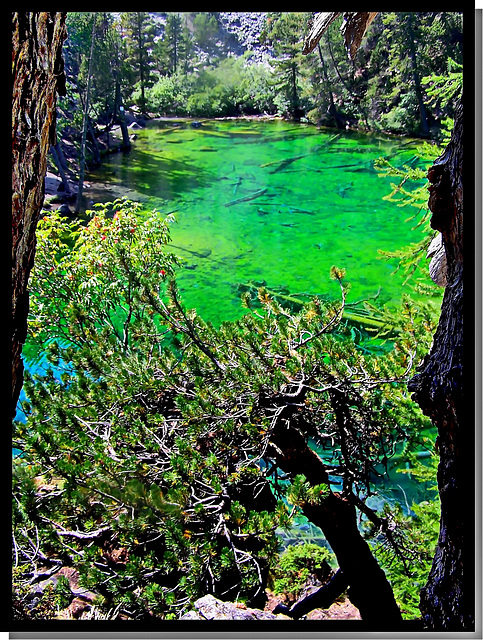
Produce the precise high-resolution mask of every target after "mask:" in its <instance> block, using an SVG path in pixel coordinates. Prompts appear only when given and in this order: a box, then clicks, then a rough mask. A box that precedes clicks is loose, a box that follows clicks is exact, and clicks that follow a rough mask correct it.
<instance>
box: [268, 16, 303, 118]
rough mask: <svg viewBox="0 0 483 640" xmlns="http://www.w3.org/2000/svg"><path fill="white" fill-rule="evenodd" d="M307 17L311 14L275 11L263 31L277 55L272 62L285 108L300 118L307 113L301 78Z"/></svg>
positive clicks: (289, 113)
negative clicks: (303, 103) (302, 95)
mask: <svg viewBox="0 0 483 640" xmlns="http://www.w3.org/2000/svg"><path fill="white" fill-rule="evenodd" d="M307 19H308V15H307V14H303V13H290V12H279V13H271V14H270V15H269V17H268V19H267V29H266V31H265V33H264V34H263V39H264V40H265V41H266V42H270V43H271V45H272V47H273V50H274V52H275V55H276V59H275V60H274V61H273V63H271V64H273V69H274V74H275V80H274V86H275V87H276V90H277V92H278V93H279V94H280V96H281V97H282V98H283V106H282V109H283V110H284V112H285V114H286V115H289V116H290V117H292V118H294V119H296V120H297V119H300V117H301V116H302V115H303V113H304V111H303V109H302V103H301V96H300V94H301V88H300V81H301V76H302V75H303V68H304V67H305V59H304V56H303V55H302V45H303V34H304V29H305V26H306V22H307Z"/></svg>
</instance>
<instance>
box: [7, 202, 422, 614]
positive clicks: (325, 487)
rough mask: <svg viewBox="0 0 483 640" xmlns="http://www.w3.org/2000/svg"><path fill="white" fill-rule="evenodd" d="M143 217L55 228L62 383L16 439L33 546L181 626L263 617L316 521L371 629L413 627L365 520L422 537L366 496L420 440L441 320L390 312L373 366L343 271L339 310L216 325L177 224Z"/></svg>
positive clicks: (53, 298)
mask: <svg viewBox="0 0 483 640" xmlns="http://www.w3.org/2000/svg"><path fill="white" fill-rule="evenodd" d="M136 212H137V209H136V207H135V206H134V205H132V203H129V202H127V201H116V202H115V203H113V205H112V207H111V206H110V205H105V206H102V207H98V208H97V212H96V214H95V215H93V216H92V218H91V220H90V222H89V223H88V224H87V225H86V226H79V225H76V224H71V225H70V227H69V229H68V230H69V231H70V234H69V235H66V231H67V229H66V226H65V222H63V221H62V219H61V218H60V216H58V215H56V214H54V215H52V216H51V217H50V218H46V219H44V221H43V222H42V225H41V228H40V231H39V234H38V242H39V248H38V255H39V259H38V261H37V265H36V269H35V273H34V276H33V279H32V292H33V297H32V301H31V322H30V328H31V332H32V333H31V336H32V340H34V341H37V342H38V343H39V345H40V346H41V347H42V348H43V349H46V353H47V357H48V360H49V362H50V363H51V365H53V367H54V368H52V367H49V366H47V369H46V372H45V374H40V373H39V374H37V375H36V376H34V377H31V376H28V377H27V378H26V384H25V389H26V392H27V398H28V399H27V402H26V403H24V405H23V409H24V411H25V413H26V416H27V420H26V423H21V422H19V423H17V424H16V426H15V435H14V446H15V447H16V448H18V449H20V450H21V451H22V457H21V458H18V459H17V461H16V464H15V478H16V479H15V492H14V494H15V498H14V500H15V502H14V505H15V514H16V515H15V517H16V522H17V527H16V533H15V544H16V546H17V549H25V550H26V549H27V547H28V544H29V543H28V540H29V538H31V536H32V535H35V534H34V532H35V531H37V533H38V535H39V539H40V540H41V553H42V557H49V556H53V557H56V556H59V555H60V556H61V557H62V558H67V559H68V560H67V561H68V562H69V563H70V562H72V563H74V565H75V566H77V567H78V568H79V570H80V571H81V573H82V575H83V583H84V584H85V585H86V586H89V587H90V588H92V589H95V590H101V592H102V595H103V596H104V597H105V598H106V599H107V600H108V602H110V603H111V604H114V605H119V606H121V607H122V608H123V611H124V612H125V613H126V614H127V615H130V616H132V617H139V616H145V615H147V612H148V611H150V612H151V613H152V614H154V615H157V616H160V617H165V616H176V615H178V614H179V613H180V611H182V610H184V609H185V608H186V607H188V606H189V604H190V602H192V600H193V599H194V598H196V597H198V596H199V595H201V594H202V593H207V592H209V593H214V594H217V595H221V596H223V597H225V598H229V599H245V600H246V601H248V602H250V603H252V604H255V603H256V604H258V606H260V605H261V603H262V601H263V594H264V587H265V585H266V580H267V574H268V571H269V569H270V567H271V566H272V565H273V563H274V562H276V561H277V554H276V549H277V544H278V543H277V539H276V535H275V532H276V529H277V528H278V527H280V526H288V525H289V523H290V516H292V515H293V514H294V513H295V512H296V511H297V510H299V511H301V512H302V513H304V514H305V515H306V516H307V517H308V518H309V519H310V520H311V521H312V522H314V523H315V524H316V525H317V526H320V527H321V528H322V530H323V532H324V534H325V535H326V537H327V539H328V541H329V543H330V545H331V547H332V549H333V551H334V553H335V554H336V556H337V560H338V563H339V566H340V568H341V570H342V572H343V575H344V576H345V578H344V582H343V588H344V587H346V586H347V585H348V584H349V585H350V587H351V598H352V599H353V601H354V604H356V606H358V608H359V609H360V611H361V615H362V616H363V618H364V619H366V620H368V621H371V620H377V621H379V622H380V621H381V620H386V621H387V622H392V623H397V622H398V621H399V620H400V613H399V611H398V608H397V606H396V603H395V600H394V596H393V594H392V591H391V588H390V585H389V583H388V582H387V580H386V578H385V576H384V573H383V572H382V571H381V569H380V567H379V565H378V563H377V561H376V560H375V558H374V556H373V554H372V552H371V550H370V547H369V546H368V545H367V543H366V542H365V541H364V540H363V538H362V537H361V534H360V532H359V529H358V526H357V511H359V512H360V513H361V514H363V515H364V517H367V518H369V519H370V521H371V522H373V523H374V524H375V525H376V526H377V529H378V531H379V532H380V534H381V535H383V536H384V537H385V538H386V539H387V541H388V544H390V545H391V547H392V548H393V549H394V552H395V553H396V554H398V555H399V556H402V557H404V553H405V551H404V550H405V545H406V543H405V540H404V536H402V537H401V535H400V534H399V532H398V531H397V530H395V529H394V522H393V520H392V518H391V517H389V516H384V515H381V514H377V513H376V512H374V511H373V510H371V509H370V508H369V507H368V506H367V505H366V504H365V498H366V496H367V495H370V493H371V491H373V490H374V486H373V484H372V480H371V477H372V474H374V473H379V472H380V469H381V465H382V466H384V465H385V464H386V463H387V460H388V457H389V456H390V455H391V453H390V452H391V451H394V448H395V446H396V442H398V441H400V440H402V441H405V442H406V444H407V446H410V445H409V444H408V441H409V442H411V441H412V442H415V441H419V440H420V438H421V436H420V431H421V427H422V424H423V423H424V421H423V420H422V417H421V415H420V414H419V413H418V412H417V411H416V410H415V407H414V405H413V404H412V403H411V401H410V400H409V398H408V397H407V396H406V395H405V393H404V381H405V380H406V379H407V376H408V375H409V374H410V372H411V370H412V366H413V362H415V361H417V360H418V357H419V353H420V352H421V350H424V349H425V348H427V345H426V343H427V340H428V337H430V335H431V331H430V328H431V327H430V323H431V319H430V316H429V315H428V314H427V313H426V312H424V311H423V310H421V311H422V313H421V314H416V309H415V308H414V305H413V304H411V302H410V301H409V300H408V301H406V303H405V305H404V311H403V314H402V315H401V316H400V317H399V318H397V317H395V316H394V315H393V316H392V317H389V316H388V323H390V324H391V325H392V326H393V328H394V329H397V330H398V331H399V332H400V333H399V339H398V340H397V346H396V348H395V349H394V350H392V351H391V352H389V353H388V354H385V356H384V357H376V356H371V355H368V354H366V353H365V352H364V351H363V350H361V349H360V348H359V347H358V346H357V345H356V344H355V343H353V342H352V340H351V338H350V335H351V334H350V330H349V328H347V327H344V324H343V323H342V318H343V312H344V305H345V296H346V290H347V285H346V284H345V283H344V273H343V272H342V271H341V270H339V269H337V268H335V267H334V268H333V269H332V276H333V278H334V279H335V280H336V281H337V282H338V283H339V286H340V290H341V303H337V302H332V303H324V302H322V301H321V300H320V299H318V298H314V299H313V300H312V301H311V302H310V303H309V304H308V305H307V306H306V307H304V308H303V309H302V310H301V311H300V312H298V313H292V312H291V311H290V310H288V309H286V308H284V307H282V306H280V304H278V303H277V302H276V301H275V300H273V299H271V298H270V296H268V295H267V292H266V291H264V290H263V289H262V290H260V291H259V292H258V297H257V299H251V298H250V296H249V295H246V296H244V304H245V305H247V309H248V311H247V315H246V316H245V317H244V318H242V319H241V320H240V321H238V322H235V323H225V324H223V325H222V326H221V327H220V328H219V329H215V328H214V327H213V326H211V325H209V324H207V323H205V322H203V320H202V319H201V318H200V317H199V316H198V315H197V314H196V312H195V311H194V310H187V309H185V308H184V307H183V305H182V303H181V301H180V299H179V294H178V291H177V288H176V283H175V279H174V276H175V268H176V261H175V259H174V257H173V256H172V255H170V254H169V253H167V251H166V247H165V245H166V243H167V241H168V240H169V228H168V227H167V226H166V224H165V223H163V222H162V221H161V220H160V218H159V215H157V214H156V213H155V212H154V214H153V216H152V217H149V218H147V219H140V218H139V216H138V215H136ZM73 243H74V244H73ZM54 292H55V294H54ZM56 370H57V372H56ZM313 441H315V442H318V443H319V447H320V449H321V450H322V451H323V450H324V449H326V450H327V452H328V451H331V453H330V455H329V454H327V455H329V457H326V456H324V455H323V454H317V453H315V452H314V450H313V449H312V448H311V446H310V442H313ZM280 470H282V472H284V473H285V474H286V477H285V479H283V478H282V477H281V471H280ZM329 474H330V477H329ZM335 477H337V478H338V479H339V482H340V485H341V486H340V488H339V487H337V486H334V483H335V485H337V484H338V482H335V480H334V478H335ZM287 480H288V482H287ZM36 483H37V486H42V487H46V486H49V487H55V488H54V489H48V490H45V489H43V490H42V491H37V490H36V489H35V488H34V487H35V485H36ZM283 500H285V503H284V501H283ZM287 501H288V504H289V505H290V504H291V505H292V507H290V506H289V507H287V506H286V504H287ZM33 504H35V507H33ZM26 557H28V554H27V556H26ZM368 582H369V583H370V584H371V590H370V591H368V589H367V583H368ZM374 600H375V601H376V602H377V605H376V606H374ZM381 602H382V603H384V609H383V613H381Z"/></svg>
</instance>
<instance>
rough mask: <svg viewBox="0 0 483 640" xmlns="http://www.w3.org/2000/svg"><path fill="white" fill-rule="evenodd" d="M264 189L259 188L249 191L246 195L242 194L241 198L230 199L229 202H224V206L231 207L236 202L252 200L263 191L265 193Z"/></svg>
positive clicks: (261, 194)
mask: <svg viewBox="0 0 483 640" xmlns="http://www.w3.org/2000/svg"><path fill="white" fill-rule="evenodd" d="M266 191H267V190H266V189H259V190H258V191H255V192H254V193H250V194H248V195H247V196H243V197H242V198H237V199H236V200H230V202H226V203H225V207H232V206H233V205H234V204H238V203H240V202H248V201H249V200H254V199H255V198H259V197H260V196H263V194H264V193H266Z"/></svg>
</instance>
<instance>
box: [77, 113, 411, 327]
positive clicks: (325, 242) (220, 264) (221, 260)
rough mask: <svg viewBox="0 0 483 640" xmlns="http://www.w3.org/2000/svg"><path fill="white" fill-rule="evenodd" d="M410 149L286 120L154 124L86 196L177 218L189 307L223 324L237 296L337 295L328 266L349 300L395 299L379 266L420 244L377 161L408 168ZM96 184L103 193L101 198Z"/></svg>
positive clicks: (175, 237)
mask: <svg viewBox="0 0 483 640" xmlns="http://www.w3.org/2000/svg"><path fill="white" fill-rule="evenodd" d="M415 145H416V142H414V141H411V140H400V139H394V138H391V139H389V138H380V137H374V136H367V135H363V134H358V133H353V132H344V133H337V132H334V131H332V130H317V129H316V128H315V127H313V126H310V125H294V124H289V123H284V122H250V123H247V122H245V121H237V120H235V121H207V122H203V123H202V125H201V126H199V127H197V128H194V127H192V126H190V123H189V122H185V123H179V122H176V123H174V122H166V121H163V122H152V123H151V124H150V125H149V126H148V127H147V128H146V129H144V130H140V131H139V132H138V133H137V139H136V140H135V141H134V143H133V149H132V151H131V153H130V154H129V155H128V156H124V155H122V154H117V155H113V156H110V157H109V158H108V159H107V160H106V164H105V165H104V166H103V168H102V170H99V171H96V172H93V173H91V174H90V176H89V178H88V179H89V181H91V182H92V183H95V185H96V186H97V190H94V191H92V192H91V194H93V195H92V197H93V199H95V200H102V201H104V202H106V201H109V200H112V199H114V198H115V197H118V196H120V195H121V194H125V195H126V196H127V197H129V198H131V199H133V200H138V201H140V202H142V203H144V204H145V206H146V208H147V209H153V208H156V209H157V210H159V211H160V215H164V214H168V213H171V212H175V217H176V220H177V222H176V224H175V225H173V227H172V242H173V247H172V248H173V251H174V253H176V254H177V255H179V256H180V257H182V258H183V259H184V264H185V268H184V269H183V270H182V272H181V274H180V276H179V287H180V290H181V292H182V295H183V298H184V301H185V303H186V304H187V305H188V306H189V307H196V308H197V309H198V311H199V312H200V314H201V315H202V316H203V317H204V318H205V319H207V320H210V321H212V322H214V323H215V324H219V323H220V322H221V321H223V320H230V319H234V318H237V317H239V316H240V315H241V314H242V312H243V310H242V308H241V306H240V302H239V294H238V287H239V286H240V285H244V284H246V283H249V282H250V281H264V282H266V283H267V286H268V288H271V289H274V288H277V287H285V288H286V289H287V290H288V291H290V292H292V293H302V292H308V293H311V294H314V293H319V294H326V295H330V296H337V295H338V286H337V285H336V284H335V283H334V282H332V281H331V280H330V277H329V272H330V267H331V266H332V265H334V264H335V265H337V266H338V267H342V268H345V269H346V270H347V280H348V281H349V282H350V283H351V292H350V297H349V299H348V301H349V302H354V301H356V300H358V299H361V298H366V297H369V296H373V295H374V294H375V293H376V292H377V291H378V289H379V288H381V294H380V298H379V299H380V300H381V302H388V301H394V302H396V303H397V301H398V300H399V299H400V297H401V285H402V275H400V274H396V275H394V276H391V272H392V271H393V270H394V267H395V265H394V263H393V264H390V263H388V262H387V261H384V260H380V259H379V258H378V249H384V250H387V251H392V250H395V249H398V248H401V247H402V246H405V245H407V244H409V243H411V242H415V241H418V240H420V239H421V232H420V231H419V230H414V229H412V228H411V224H406V223H404V220H405V219H406V218H407V217H408V216H409V212H408V211H406V210H404V209H401V208H399V207H397V206H395V205H394V204H393V203H390V202H387V201H384V200H383V199H382V198H383V196H385V195H387V194H388V193H389V192H390V190H391V187H390V182H391V180H390V179H387V178H380V177H379V176H378V175H377V173H376V172H375V170H374V168H373V164H374V160H375V159H376V158H378V157H381V156H383V157H386V158H390V159H391V162H392V163H393V164H394V165H396V166H402V165H403V164H405V163H408V162H409V161H411V162H412V163H413V165H414V162H415V159H414V157H415V153H414V149H415ZM99 185H102V186H103V188H106V187H107V188H108V189H110V191H105V190H104V191H100V190H99Z"/></svg>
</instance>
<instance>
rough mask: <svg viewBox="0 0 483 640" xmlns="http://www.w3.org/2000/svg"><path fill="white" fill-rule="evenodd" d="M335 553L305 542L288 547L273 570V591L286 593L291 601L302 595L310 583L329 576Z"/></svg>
mask: <svg viewBox="0 0 483 640" xmlns="http://www.w3.org/2000/svg"><path fill="white" fill-rule="evenodd" d="M334 562H335V557H334V555H333V554H332V553H331V552H330V551H328V549H326V548H324V547H319V546H318V545H317V544H313V543H310V542H305V543H302V544H297V545H293V546H290V547H287V549H286V550H285V551H284V552H283V553H282V555H281V556H280V559H279V561H278V562H277V564H276V566H275V567H274V569H273V570H272V580H273V591H274V593H275V594H284V595H285V596H286V597H287V599H288V600H289V602H290V603H292V602H295V601H296V600H298V598H300V597H301V595H302V593H303V591H304V589H306V588H307V586H309V585H315V584H317V583H321V582H322V583H323V582H325V580H326V579H327V578H328V576H329V574H330V572H331V568H330V564H333V563H334Z"/></svg>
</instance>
